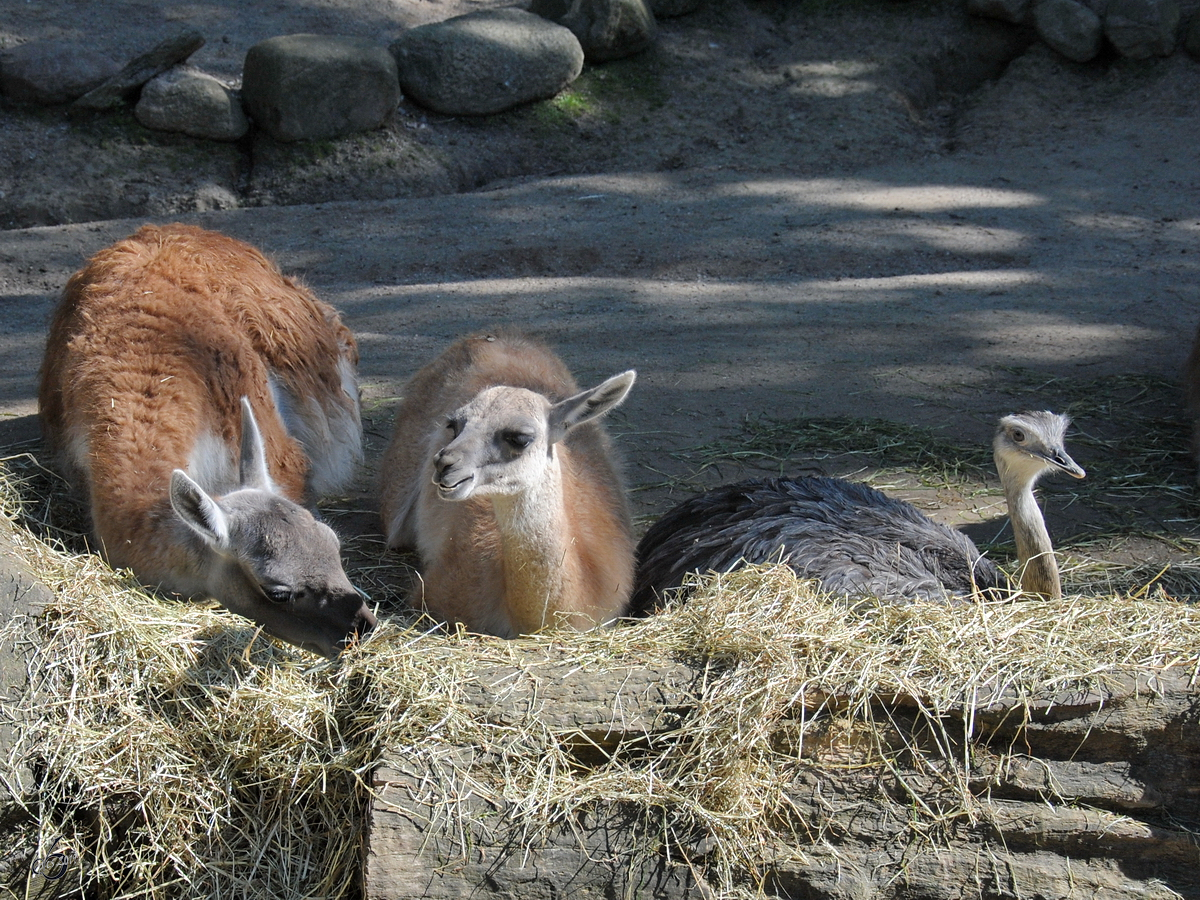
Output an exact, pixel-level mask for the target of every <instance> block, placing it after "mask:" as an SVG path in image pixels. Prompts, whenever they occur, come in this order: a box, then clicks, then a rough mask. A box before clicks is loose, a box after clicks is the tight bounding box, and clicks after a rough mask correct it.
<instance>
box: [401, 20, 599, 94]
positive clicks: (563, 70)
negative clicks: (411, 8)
mask: <svg viewBox="0 0 1200 900" xmlns="http://www.w3.org/2000/svg"><path fill="white" fill-rule="evenodd" d="M390 49H391V52H392V55H393V56H394V57H395V58H396V67H397V69H398V71H399V74H400V85H401V87H402V88H403V89H404V93H405V94H406V95H407V96H409V97H411V98H412V99H413V100H415V101H416V102H417V103H419V104H420V105H421V106H424V107H426V108H428V109H431V110H433V111H435V112H439V113H443V114H446V115H489V114H492V113H498V112H502V111H503V110H506V109H511V108H512V107H514V106H519V105H521V104H523V103H531V102H533V101H535V100H543V99H545V98H547V97H553V96H554V95H555V94H557V93H558V92H559V91H561V90H562V89H563V88H564V87H566V86H567V85H569V84H570V83H571V82H572V81H574V80H575V79H576V78H578V77H579V73H580V72H581V71H582V70H583V48H582V47H580V45H579V41H578V39H576V37H575V35H573V34H572V33H571V32H570V30H568V29H567V28H564V27H562V26H560V25H555V24H554V23H552V22H547V21H546V20H545V19H542V18H540V17H539V16H535V15H533V14H531V13H527V12H525V11H524V10H520V9H490V10H481V11H479V12H473V13H467V14H466V15H463V16H456V17H454V18H452V19H447V20H446V21H444V22H435V23H432V24H429V25H421V26H419V27H417V28H413V29H411V30H409V31H407V32H405V33H404V34H403V35H401V36H400V38H399V39H397V40H396V41H394V42H393V43H392V45H391V47H390Z"/></svg>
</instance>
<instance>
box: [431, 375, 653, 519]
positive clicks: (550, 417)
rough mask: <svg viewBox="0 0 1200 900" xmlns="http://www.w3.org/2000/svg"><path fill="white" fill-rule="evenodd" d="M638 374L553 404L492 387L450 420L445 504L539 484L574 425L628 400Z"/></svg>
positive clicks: (443, 437) (442, 487)
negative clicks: (556, 451) (561, 442)
mask: <svg viewBox="0 0 1200 900" xmlns="http://www.w3.org/2000/svg"><path fill="white" fill-rule="evenodd" d="M636 377H637V373H636V372H634V371H633V370H632V369H631V370H630V371H628V372H622V373H621V374H620V375H614V376H613V377H612V378H609V379H608V380H606V381H604V382H602V383H601V384H599V385H597V386H596V387H594V388H591V389H590V390H586V391H582V392H581V393H578V394H576V395H575V396H573V397H568V398H567V399H566V400H561V401H559V402H558V403H551V402H550V401H549V400H548V399H547V398H546V397H545V396H543V395H542V394H539V393H537V392H536V391H530V390H526V389H525V388H518V387H508V386H500V387H490V388H485V389H484V390H482V391H480V392H479V393H478V394H476V395H475V397H474V398H473V399H472V400H471V401H470V402H469V403H467V404H465V405H464V406H460V407H459V408H458V409H456V410H454V412H452V413H450V414H449V415H448V416H447V417H446V421H445V426H444V428H443V429H442V431H441V433H440V435H439V436H438V437H437V438H436V445H437V446H439V448H440V449H438V450H437V452H436V453H435V454H434V457H433V483H434V485H435V486H436V487H437V492H438V496H439V497H440V498H441V499H443V500H466V499H468V498H470V497H475V496H486V495H502V494H510V495H511V494H518V493H522V492H523V491H525V490H527V489H528V487H529V486H531V485H536V484H538V483H539V482H540V480H541V477H542V474H543V473H544V471H545V470H546V468H547V467H548V466H549V465H551V464H552V461H553V460H554V453H555V450H554V447H555V444H557V443H558V442H559V441H561V440H563V439H564V438H565V437H566V436H567V435H568V434H569V433H570V432H571V430H572V429H573V428H577V427H578V426H580V425H582V424H583V423H584V422H590V421H592V420H594V419H597V418H599V417H600V416H602V415H604V414H605V413H607V412H608V411H609V410H611V409H612V408H613V407H615V406H617V405H618V404H619V403H620V402H621V401H622V400H624V399H625V397H626V395H628V393H629V389H630V388H631V387H633V381H634V379H635V378H636Z"/></svg>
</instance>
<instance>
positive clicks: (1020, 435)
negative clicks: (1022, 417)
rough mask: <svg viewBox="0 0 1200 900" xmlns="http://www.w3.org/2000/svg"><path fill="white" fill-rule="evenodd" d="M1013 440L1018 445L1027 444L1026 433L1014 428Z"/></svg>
mask: <svg viewBox="0 0 1200 900" xmlns="http://www.w3.org/2000/svg"><path fill="white" fill-rule="evenodd" d="M1012 439H1013V440H1014V441H1016V442H1017V443H1018V444H1023V443H1025V432H1023V431H1022V430H1021V429H1020V428H1014V429H1013V431H1012Z"/></svg>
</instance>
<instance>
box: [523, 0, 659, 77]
mask: <svg viewBox="0 0 1200 900" xmlns="http://www.w3.org/2000/svg"><path fill="white" fill-rule="evenodd" d="M529 11H530V12H532V13H536V14H537V15H539V16H543V17H544V18H547V19H549V20H550V21H551V22H557V23H558V24H559V25H564V26H566V27H567V28H570V29H571V31H572V32H573V33H574V34H575V37H577V38H579V43H580V45H581V46H582V47H583V53H584V56H585V57H587V59H588V61H590V62H605V61H607V60H611V59H620V58H622V57H624V56H632V55H633V54H635V53H641V52H642V51H643V50H645V49H647V48H648V47H650V45H651V44H653V43H654V39H655V38H656V37H658V23H657V22H656V21H655V19H654V13H653V12H651V11H650V7H649V6H648V5H647V4H646V0H533V3H532V4H531V5H530V7H529Z"/></svg>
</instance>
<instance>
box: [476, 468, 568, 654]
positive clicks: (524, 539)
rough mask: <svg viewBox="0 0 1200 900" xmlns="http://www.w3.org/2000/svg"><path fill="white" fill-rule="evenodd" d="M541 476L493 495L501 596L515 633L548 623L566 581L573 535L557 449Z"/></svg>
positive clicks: (564, 590) (560, 598)
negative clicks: (500, 561) (521, 487)
mask: <svg viewBox="0 0 1200 900" xmlns="http://www.w3.org/2000/svg"><path fill="white" fill-rule="evenodd" d="M545 476H546V477H545V478H543V479H541V480H539V481H538V483H537V484H535V485H531V486H530V487H528V488H527V489H526V490H524V491H522V492H521V493H519V494H508V495H502V496H495V497H493V498H492V504H493V508H494V510H495V514H496V524H497V526H498V529H499V532H500V547H501V553H502V555H503V560H504V562H503V565H504V597H505V602H506V605H507V606H508V611H509V615H510V617H511V618H512V622H513V626H514V628H515V630H516V632H517V633H519V634H530V633H532V632H535V631H538V630H540V629H542V628H545V627H546V626H547V625H551V624H553V623H554V620H555V612H556V611H557V610H559V609H560V608H561V606H562V599H563V596H564V594H565V593H566V592H567V590H568V586H569V584H570V583H571V565H570V563H571V556H570V548H571V542H572V538H571V535H570V533H569V529H568V528H567V523H566V516H565V514H564V510H563V483H562V478H563V476H562V469H561V467H560V466H559V460H558V458H557V454H556V457H555V459H554V460H552V462H551V465H550V466H548V467H547V469H546V472H545Z"/></svg>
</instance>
